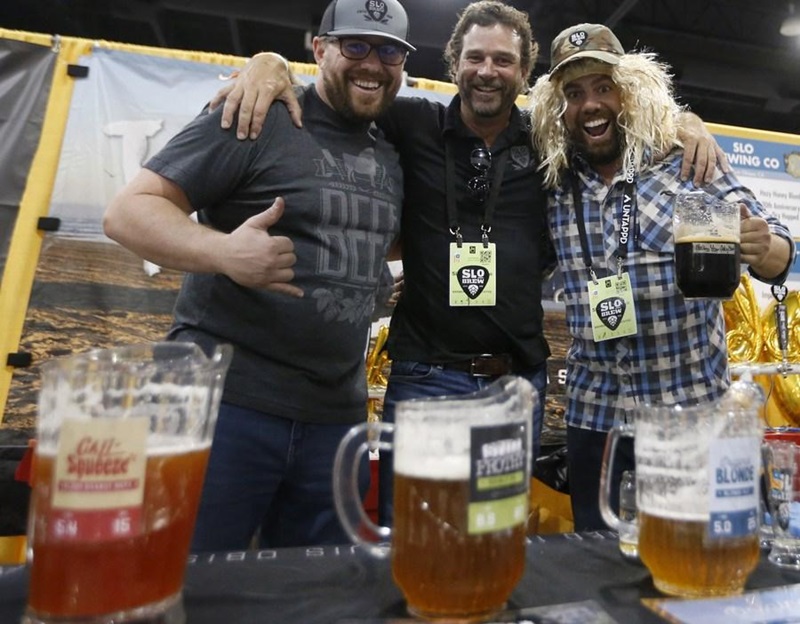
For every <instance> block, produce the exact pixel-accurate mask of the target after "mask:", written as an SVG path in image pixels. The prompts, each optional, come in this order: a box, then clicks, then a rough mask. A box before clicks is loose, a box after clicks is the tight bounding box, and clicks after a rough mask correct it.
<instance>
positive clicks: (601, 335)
mask: <svg viewBox="0 0 800 624" xmlns="http://www.w3.org/2000/svg"><path fill="white" fill-rule="evenodd" d="M589 307H590V308H591V317H592V337H593V338H594V341H595V342H602V341H603V340H611V339H612V338H622V337H623V336H633V335H635V334H636V332H637V327H636V309H635V307H634V303H633V293H632V292H631V278H630V275H628V274H627V273H623V274H622V275H614V276H611V277H603V278H600V279H598V280H597V281H596V282H595V281H590V282H589Z"/></svg>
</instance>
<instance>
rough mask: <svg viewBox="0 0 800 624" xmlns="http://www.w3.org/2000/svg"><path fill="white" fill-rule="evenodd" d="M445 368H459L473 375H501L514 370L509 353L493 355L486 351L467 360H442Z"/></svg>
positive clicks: (442, 365)
mask: <svg viewBox="0 0 800 624" xmlns="http://www.w3.org/2000/svg"><path fill="white" fill-rule="evenodd" d="M440 366H441V367H442V368H444V369H445V370H457V371H462V372H465V373H469V374H470V375H472V376H473V377H499V376H500V375H508V374H510V373H511V372H513V369H514V366H513V360H512V359H511V356H510V355H509V354H508V353H499V354H497V355H492V354H491V353H485V354H483V355H477V356H475V357H473V358H469V359H467V360H458V361H456V362H442V363H441V364H440Z"/></svg>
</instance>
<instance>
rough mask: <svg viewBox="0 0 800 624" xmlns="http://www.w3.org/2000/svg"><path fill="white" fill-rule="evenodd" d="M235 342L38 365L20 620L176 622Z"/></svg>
mask: <svg viewBox="0 0 800 624" xmlns="http://www.w3.org/2000/svg"><path fill="white" fill-rule="evenodd" d="M229 361H230V350H229V348H228V347H224V348H220V350H218V351H217V353H216V354H215V355H214V356H213V357H212V358H210V359H209V358H206V357H205V355H203V354H202V352H201V351H200V350H199V349H198V348H197V347H195V346H194V345H189V344H181V343H156V344H155V345H138V346H133V347H122V348H119V349H110V350H103V351H93V352H90V353H89V354H85V355H79V356H74V357H71V358H64V359H60V360H56V361H52V362H49V363H47V364H45V365H44V366H43V371H42V373H43V380H42V390H41V393H40V401H39V408H40V409H39V411H40V414H39V415H40V419H39V424H38V442H37V447H36V455H35V458H34V465H33V478H32V486H33V490H32V494H31V509H30V514H29V521H28V543H29V547H30V548H29V552H30V555H31V556H30V560H29V564H30V586H29V592H28V607H27V610H26V613H25V615H24V617H23V620H22V621H23V624H56V623H58V624H85V623H91V624H110V623H112V622H113V623H114V624H116V623H117V622H136V623H137V624H149V623H151V622H152V623H153V624H155V623H159V624H180V623H182V622H184V621H185V615H184V613H183V606H182V601H181V591H182V587H183V578H184V573H185V569H186V563H187V557H188V554H189V545H190V542H191V537H192V532H193V530H194V524H195V516H196V513H197V507H198V503H199V500H200V492H201V490H202V486H203V478H204V475H205V470H206V465H207V463H208V456H209V450H210V448H211V437H212V435H213V431H214V424H215V421H216V413H217V409H218V407H219V397H220V395H221V384H222V381H223V379H224V375H225V371H226V370H227V366H228V363H229Z"/></svg>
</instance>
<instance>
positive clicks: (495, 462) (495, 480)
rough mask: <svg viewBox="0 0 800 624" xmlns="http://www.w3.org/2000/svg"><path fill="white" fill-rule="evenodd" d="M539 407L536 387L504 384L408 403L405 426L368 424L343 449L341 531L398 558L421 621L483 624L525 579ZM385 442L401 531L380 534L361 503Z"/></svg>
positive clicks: (517, 381) (397, 571)
mask: <svg viewBox="0 0 800 624" xmlns="http://www.w3.org/2000/svg"><path fill="white" fill-rule="evenodd" d="M535 400H536V393H535V391H534V389H533V387H532V386H531V384H530V383H529V382H528V381H527V380H525V379H522V378H517V377H501V378H500V379H498V380H497V381H495V382H493V383H492V384H491V385H490V386H488V387H487V388H485V389H484V390H481V391H479V392H477V393H474V394H470V395H463V396H458V397H438V398H432V399H414V400H408V401H401V402H399V403H398V404H397V410H396V420H397V422H396V424H394V425H391V424H388V423H364V424H361V425H357V426H356V427H354V428H353V429H351V430H350V432H349V433H348V434H347V435H346V436H345V437H344V438H343V439H342V442H341V444H340V446H339V450H338V453H337V456H336V461H335V464H334V500H335V503H336V508H337V512H338V513H339V517H340V519H341V521H342V525H343V526H344V527H345V529H346V530H347V532H348V533H349V534H350V537H351V538H352V540H353V541H354V542H356V543H358V544H360V545H362V546H363V547H364V548H365V549H366V550H367V552H369V553H370V554H373V555H375V556H378V557H385V556H389V555H390V554H391V557H392V574H393V576H394V580H395V582H396V583H397V585H398V587H399V588H400V589H401V591H402V592H403V595H404V596H405V598H406V602H407V604H408V610H409V612H410V613H412V614H413V615H417V616H420V617H423V618H425V619H426V620H433V621H437V620H446V621H448V622H453V621H458V622H472V621H482V619H483V618H486V617H488V616H490V615H491V614H493V613H495V612H497V611H500V610H502V609H503V607H504V606H505V604H506V601H507V600H508V597H509V595H510V594H511V592H512V591H513V589H514V587H516V585H517V583H518V582H519V580H520V578H521V577H522V573H523V571H524V568H525V540H526V522H527V518H528V507H529V488H530V475H531V417H532V411H533V405H534V401H535ZM376 432H377V433H379V434H380V440H379V441H378V442H377V444H378V446H379V448H380V449H386V450H393V453H394V528H393V529H388V528H386V527H377V526H375V525H374V524H373V523H372V522H371V521H370V520H369V518H368V517H367V515H366V513H365V512H364V509H363V507H362V506H361V501H360V499H359V496H358V488H357V476H358V465H359V459H360V458H361V457H362V456H363V454H364V453H365V452H366V451H367V449H368V448H369V447H370V445H371V444H375V443H376V442H375V435H374V434H375V433H376ZM370 433H372V434H373V435H372V436H370ZM392 435H393V440H392V441H391V442H390V441H388V440H387V439H386V438H387V436H388V437H391V436H392ZM367 534H371V536H372V537H373V538H375V539H376V540H384V541H385V540H390V541H391V545H390V546H387V545H386V544H385V543H375V542H371V541H369V540H368V539H365V536H366V535H367Z"/></svg>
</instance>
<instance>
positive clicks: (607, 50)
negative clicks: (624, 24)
mask: <svg viewBox="0 0 800 624" xmlns="http://www.w3.org/2000/svg"><path fill="white" fill-rule="evenodd" d="M624 54H625V50H624V48H623V47H622V44H621V43H620V42H619V39H617V37H616V35H615V34H614V33H613V32H611V30H610V29H609V28H608V27H606V26H603V25H602V24H578V25H577V26H570V27H569V28H566V29H564V30H562V31H561V32H560V33H559V34H558V35H557V36H556V38H555V39H553V45H552V46H551V48H550V78H551V79H552V78H553V76H554V75H556V74H557V73H558V72H560V71H561V70H562V69H563V68H564V66H566V65H568V64H569V63H572V62H573V61H577V60H578V59H582V58H592V59H595V60H598V61H602V62H603V63H608V64H609V65H616V64H617V63H619V59H620V57H621V56H623V55H624Z"/></svg>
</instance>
